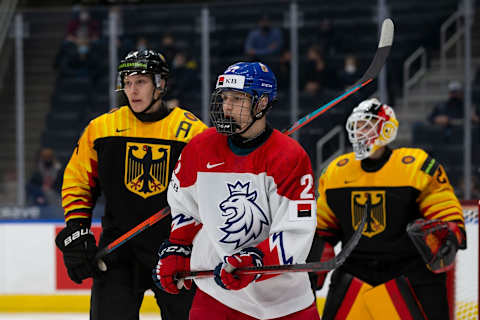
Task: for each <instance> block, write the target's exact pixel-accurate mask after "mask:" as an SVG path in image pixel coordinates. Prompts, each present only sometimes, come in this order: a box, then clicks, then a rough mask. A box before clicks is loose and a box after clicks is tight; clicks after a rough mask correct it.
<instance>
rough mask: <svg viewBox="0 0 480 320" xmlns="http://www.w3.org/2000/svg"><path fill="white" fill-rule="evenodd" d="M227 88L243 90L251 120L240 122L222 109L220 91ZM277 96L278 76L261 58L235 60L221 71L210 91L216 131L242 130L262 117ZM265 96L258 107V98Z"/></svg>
mask: <svg viewBox="0 0 480 320" xmlns="http://www.w3.org/2000/svg"><path fill="white" fill-rule="evenodd" d="M227 90H232V91H237V92H243V93H245V94H247V95H248V96H249V97H250V98H251V106H252V107H251V110H250V114H251V116H252V121H251V122H250V123H249V124H248V125H247V126H243V125H241V124H240V123H238V120H234V119H232V118H231V117H227V116H225V115H224V112H223V107H222V105H223V100H222V98H221V93H222V92H224V91H227ZM276 96H277V79H276V78H275V75H274V74H273V72H272V71H271V70H270V68H269V67H267V66H266V65H265V64H263V63H261V62H238V63H235V64H233V65H231V66H229V67H228V68H227V69H226V70H225V72H224V73H223V74H221V75H220V76H219V77H218V79H217V83H216V86H215V91H214V92H213V94H212V98H211V104H210V118H211V120H212V122H213V124H214V125H215V127H216V129H217V131H218V132H221V133H227V134H234V133H242V132H245V131H246V130H248V128H250V127H251V125H252V124H253V122H255V121H256V120H258V119H260V118H262V117H263V116H264V115H265V114H266V112H267V110H268V109H269V108H270V107H271V106H272V102H273V101H275V99H276ZM263 97H266V98H268V103H267V104H266V105H265V107H264V108H263V109H261V110H256V108H255V107H256V105H257V103H258V102H259V101H260V99H261V98H263Z"/></svg>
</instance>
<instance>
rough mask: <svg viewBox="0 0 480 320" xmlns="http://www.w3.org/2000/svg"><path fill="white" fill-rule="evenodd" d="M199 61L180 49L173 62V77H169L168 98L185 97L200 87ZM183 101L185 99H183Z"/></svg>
mask: <svg viewBox="0 0 480 320" xmlns="http://www.w3.org/2000/svg"><path fill="white" fill-rule="evenodd" d="M196 69H197V62H196V61H195V60H194V59H192V58H191V57H190V55H189V54H188V53H187V52H186V51H178V52H177V53H176V54H175V57H174V58H173V62H172V75H173V76H172V77H171V78H170V79H169V87H170V90H169V94H168V97H167V98H178V97H185V96H188V95H191V94H192V91H195V90H196V89H197V88H198V85H196V83H197V82H196V81H195V79H197V72H196ZM181 102H183V101H181Z"/></svg>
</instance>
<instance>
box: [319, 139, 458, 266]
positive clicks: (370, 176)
mask: <svg viewBox="0 0 480 320" xmlns="http://www.w3.org/2000/svg"><path fill="white" fill-rule="evenodd" d="M385 157H388V158H385V161H386V162H385V163H384V164H383V166H381V167H379V168H376V170H367V171H366V170H365V169H364V168H362V165H361V161H358V160H356V159H355V155H354V153H348V154H345V155H341V156H339V157H338V158H336V159H335V160H334V161H332V162H331V163H330V164H329V165H328V167H327V168H326V169H325V170H324V172H323V173H322V175H321V177H320V179H319V186H318V191H319V197H318V200H317V204H318V205H317V207H318V208H317V233H318V234H319V235H320V236H322V237H324V238H325V239H327V240H329V242H331V243H336V242H337V241H342V242H343V243H345V242H344V241H347V240H348V239H349V238H350V237H351V236H352V234H353V233H354V231H355V230H356V229H357V227H358V225H359V224H360V221H361V218H362V216H363V214H364V213H365V211H366V210H365V208H366V207H368V208H369V209H368V212H367V222H366V226H365V228H364V231H363V233H362V238H361V240H360V242H359V243H358V245H357V247H356V248H355V250H354V251H353V252H352V254H351V258H352V259H350V260H351V261H355V259H359V260H362V259H368V258H370V259H375V260H377V261H381V260H382V258H385V259H389V260H391V258H392V257H395V259H400V260H401V258H402V257H404V258H405V259H406V260H408V259H409V258H413V259H417V258H419V254H418V251H417V250H416V249H415V247H414V245H413V243H412V242H411V241H410V239H409V237H408V235H407V233H406V227H407V224H408V223H410V222H412V221H413V220H415V219H417V218H424V219H428V220H430V219H440V220H443V221H457V223H458V226H459V227H460V228H461V229H462V230H465V226H464V220H463V213H462V208H461V205H460V203H459V201H458V199H457V197H456V196H455V194H454V191H453V188H452V186H451V185H450V183H449V181H448V178H447V175H446V173H445V170H444V168H443V166H442V165H440V164H439V162H438V161H437V160H435V159H434V158H432V157H431V156H429V155H428V154H427V153H426V152H425V151H423V150H421V149H415V148H400V149H394V150H391V149H388V148H387V152H386V153H385ZM364 161H365V160H364ZM347 262H348V260H347Z"/></svg>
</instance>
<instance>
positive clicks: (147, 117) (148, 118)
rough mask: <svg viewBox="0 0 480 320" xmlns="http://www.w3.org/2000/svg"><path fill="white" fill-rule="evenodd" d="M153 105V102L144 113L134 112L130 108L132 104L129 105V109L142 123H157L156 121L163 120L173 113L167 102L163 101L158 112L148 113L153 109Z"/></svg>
mask: <svg viewBox="0 0 480 320" xmlns="http://www.w3.org/2000/svg"><path fill="white" fill-rule="evenodd" d="M153 103H154V102H153V101H152V104H151V105H150V106H149V107H147V108H146V109H145V110H143V111H142V112H135V111H133V109H132V107H130V104H128V108H129V109H130V111H132V113H133V114H134V115H135V117H136V118H137V119H138V120H140V121H142V122H156V121H159V120H162V119H163V118H165V117H166V116H168V115H169V114H170V112H171V111H172V110H169V109H168V108H167V105H166V104H165V102H164V101H162V102H161V105H160V108H159V109H158V110H157V111H155V112H152V113H146V112H147V111H148V110H149V109H150V108H151V107H152V105H153Z"/></svg>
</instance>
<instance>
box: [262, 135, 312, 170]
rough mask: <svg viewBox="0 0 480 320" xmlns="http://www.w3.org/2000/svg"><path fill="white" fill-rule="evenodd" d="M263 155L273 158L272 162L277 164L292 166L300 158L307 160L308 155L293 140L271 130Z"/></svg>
mask: <svg viewBox="0 0 480 320" xmlns="http://www.w3.org/2000/svg"><path fill="white" fill-rule="evenodd" d="M265 147H266V148H265V149H266V150H265V152H266V153H265V154H266V155H267V157H268V156H271V157H273V158H274V159H272V161H274V162H277V163H279V164H285V165H287V164H290V165H291V164H292V163H295V162H296V161H298V159H301V158H305V157H306V158H308V154H307V152H306V151H305V149H303V147H302V146H301V145H300V144H299V143H298V142H297V141H296V140H294V139H292V138H290V137H289V136H287V135H285V134H283V133H281V132H280V131H278V130H277V129H274V130H273V133H272V136H271V139H270V141H268V143H267V144H266V145H265Z"/></svg>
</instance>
